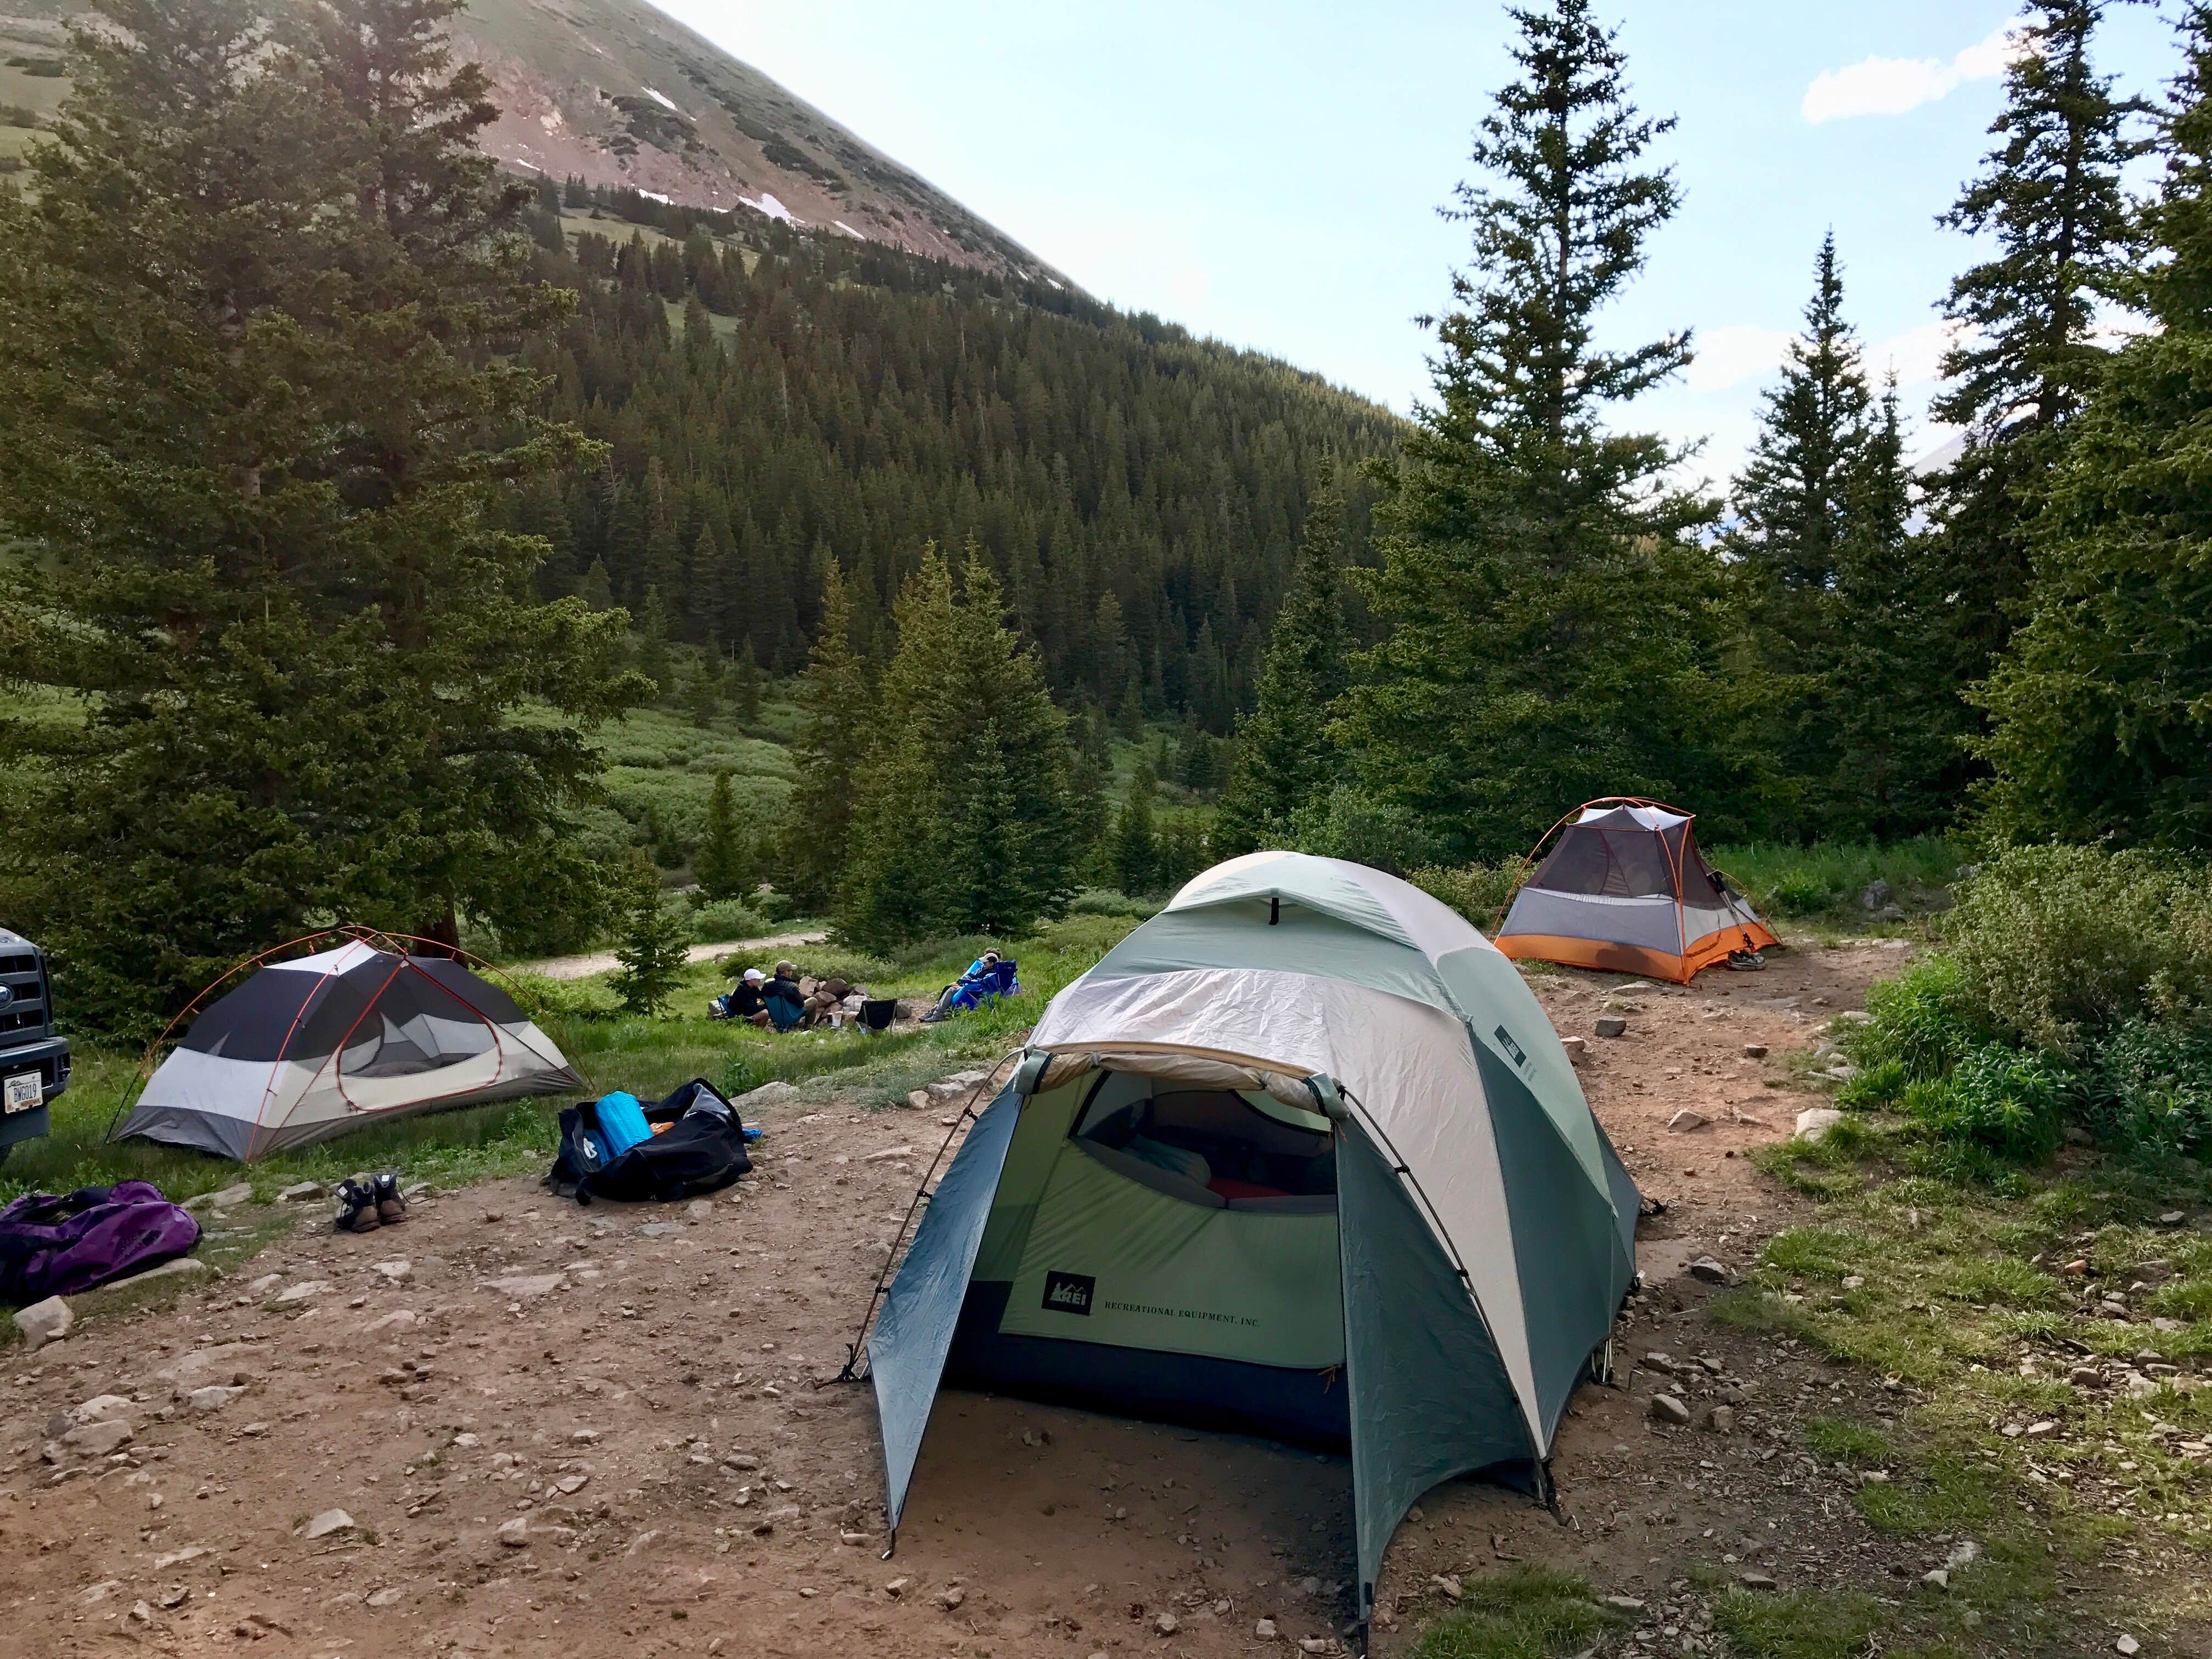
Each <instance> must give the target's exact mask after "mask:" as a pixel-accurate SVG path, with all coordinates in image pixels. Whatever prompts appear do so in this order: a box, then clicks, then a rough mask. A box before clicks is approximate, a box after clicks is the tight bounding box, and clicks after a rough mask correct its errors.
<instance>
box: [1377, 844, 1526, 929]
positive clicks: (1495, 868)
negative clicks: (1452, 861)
mask: <svg viewBox="0 0 2212 1659" xmlns="http://www.w3.org/2000/svg"><path fill="white" fill-rule="evenodd" d="M1526 869H1527V866H1525V865H1523V864H1522V861H1521V860H1519V859H1511V860H1507V861H1506V862H1505V863H1504V864H1468V865H1462V866H1460V867H1459V868H1458V869H1456V870H1449V869H1446V868H1444V867H1443V866H1440V865H1434V864H1430V865H1424V866H1421V867H1420V868H1419V869H1418V870H1414V871H1413V872H1409V873H1408V874H1407V877H1406V879H1407V881H1410V882H1412V883H1413V885H1414V886H1416V887H1418V888H1419V889H1420V890H1422V891H1423V892H1425V893H1426V894H1427V895H1428V896H1430V897H1431V898H1433V899H1437V900H1440V901H1442V902H1443V903H1446V904H1449V906H1451V908H1453V909H1455V910H1456V911H1458V912H1459V913H1460V915H1463V916H1465V917H1466V918H1467V919H1468V921H1471V922H1473V923H1474V925H1475V926H1476V927H1482V928H1491V927H1496V926H1497V925H1498V923H1499V921H1502V920H1503V919H1504V915H1505V907H1506V906H1507V905H1509V904H1510V903H1511V902H1513V896H1514V894H1516V893H1517V892H1519V891H1520V890H1521V878H1522V874H1523V872H1525V870H1526Z"/></svg>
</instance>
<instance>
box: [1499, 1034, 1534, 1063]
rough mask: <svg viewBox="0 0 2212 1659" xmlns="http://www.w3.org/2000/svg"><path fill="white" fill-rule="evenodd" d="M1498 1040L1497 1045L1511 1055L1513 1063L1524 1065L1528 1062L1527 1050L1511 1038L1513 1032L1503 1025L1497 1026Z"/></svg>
mask: <svg viewBox="0 0 2212 1659" xmlns="http://www.w3.org/2000/svg"><path fill="white" fill-rule="evenodd" d="M1498 1045H1499V1047H1501V1048H1504V1050H1505V1052H1506V1054H1508V1055H1510V1057H1511V1059H1512V1060H1513V1063H1514V1064H1515V1065H1516V1066H1523V1067H1525V1066H1527V1065H1528V1051H1527V1050H1526V1049H1524V1048H1522V1046H1521V1045H1520V1044H1519V1043H1517V1042H1515V1041H1514V1040H1513V1033H1512V1032H1510V1031H1509V1030H1506V1029H1505V1028H1504V1026H1503V1025H1501V1026H1499V1027H1498Z"/></svg>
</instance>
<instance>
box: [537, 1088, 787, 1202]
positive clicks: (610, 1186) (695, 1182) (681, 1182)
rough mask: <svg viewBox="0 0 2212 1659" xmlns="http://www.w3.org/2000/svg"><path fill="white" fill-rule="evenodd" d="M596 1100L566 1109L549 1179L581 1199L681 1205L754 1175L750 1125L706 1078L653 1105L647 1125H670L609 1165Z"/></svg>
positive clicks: (554, 1186) (552, 1185)
mask: <svg viewBox="0 0 2212 1659" xmlns="http://www.w3.org/2000/svg"><path fill="white" fill-rule="evenodd" d="M594 1104H595V1103H592V1102H589V1101H586V1103H584V1104H582V1105H580V1106H571V1107H569V1108H568V1109H565V1110H564V1111H562V1114H561V1154H560V1156H559V1157H558V1158H556V1159H555V1160H554V1163H553V1169H552V1172H551V1173H550V1175H548V1176H546V1177H545V1184H546V1185H547V1186H549V1187H550V1188H552V1189H553V1191H554V1192H555V1193H556V1194H558V1193H560V1192H561V1191H562V1189H563V1188H568V1189H569V1190H571V1191H573V1192H574V1194H575V1196H576V1202H577V1203H579V1204H589V1203H590V1202H591V1201H592V1200H593V1199H595V1198H605V1199H611V1200H614V1201H615V1202H617V1203H623V1204H653V1203H657V1204H675V1203H679V1202H681V1201H682V1200H684V1199H687V1198H698V1197H700V1196H702V1194H707V1193H714V1192H720V1190H721V1189H722V1188H725V1187H726V1186H728V1185H730V1183H731V1182H734V1181H735V1180H737V1178H738V1176H742V1175H745V1174H749V1173H750V1171H751V1170H752V1167H753V1163H752V1159H751V1158H748V1157H747V1156H746V1155H745V1131H744V1125H743V1124H742V1123H740V1122H739V1121H738V1110H737V1108H736V1107H734V1106H732V1105H731V1104H730V1103H729V1102H728V1101H727V1100H726V1099H724V1098H723V1097H722V1096H721V1094H720V1091H717V1090H716V1089H715V1087H714V1085H713V1084H711V1083H709V1082H708V1081H707V1079H704V1078H694V1079H691V1081H690V1082H689V1083H687V1084H685V1085H684V1086H683V1087H681V1088H679V1089H678V1090H676V1091H674V1092H673V1093H671V1095H669V1096H668V1097H667V1098H665V1100H662V1101H660V1102H659V1103H656V1104H654V1105H651V1106H647V1108H645V1121H647V1123H665V1124H667V1125H668V1126H669V1127H667V1128H665V1129H664V1130H662V1131H661V1132H660V1133H658V1134H653V1135H648V1136H647V1137H646V1138H645V1139H643V1140H641V1141H639V1142H638V1143H637V1145H635V1146H632V1147H631V1148H630V1149H629V1151H628V1152H624V1153H623V1154H622V1155H621V1156H620V1157H619V1158H614V1159H612V1160H611V1161H609V1162H607V1163H605V1164H601V1163H600V1161H599V1146H602V1145H604V1144H605V1143H604V1141H603V1139H601V1138H600V1136H599V1133H598V1131H599V1122H598V1119H597V1116H596V1115H595V1111H594Z"/></svg>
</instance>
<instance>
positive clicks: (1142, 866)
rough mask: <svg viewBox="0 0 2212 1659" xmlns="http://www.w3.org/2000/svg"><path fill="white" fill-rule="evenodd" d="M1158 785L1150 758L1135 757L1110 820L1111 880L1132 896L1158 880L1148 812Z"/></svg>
mask: <svg viewBox="0 0 2212 1659" xmlns="http://www.w3.org/2000/svg"><path fill="white" fill-rule="evenodd" d="M1158 787H1159V785H1158V778H1157V777H1156V776H1155V775H1154V774H1153V771H1152V762H1150V761H1149V760H1140V761H1139V762H1138V763H1137V769H1136V771H1135V772H1134V773H1133V775H1131V776H1130V779H1129V797H1128V799H1127V800H1125V801H1123V802H1122V803H1121V813H1120V815H1119V816H1118V817H1116V818H1115V821H1114V880H1115V884H1116V885H1118V886H1119V887H1120V888H1121V890H1122V891H1123V892H1125V893H1127V894H1129V895H1131V896H1136V895H1138V894H1142V893H1149V892H1151V891H1152V889H1153V888H1154V887H1155V886H1157V885H1158V882H1159V865H1160V849H1159V831H1158V827H1157V825H1156V824H1155V823H1154V821H1153V813H1152V802H1153V798H1154V796H1155V795H1156V794H1158Z"/></svg>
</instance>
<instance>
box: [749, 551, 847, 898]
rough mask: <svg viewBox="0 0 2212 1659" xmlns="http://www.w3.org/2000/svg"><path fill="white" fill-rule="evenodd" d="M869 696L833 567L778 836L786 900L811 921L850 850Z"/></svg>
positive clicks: (806, 677) (832, 892)
mask: <svg viewBox="0 0 2212 1659" xmlns="http://www.w3.org/2000/svg"><path fill="white" fill-rule="evenodd" d="M748 660H750V659H748ZM874 695H875V688H874V686H873V684H872V679H871V676H870V675H869V673H868V668H867V664H866V662H864V661H863V660H862V659H861V658H860V655H859V653H856V652H855V651H854V649H853V637H852V605H851V601H850V599H849V598H848V588H847V586H846V583H845V580H844V579H843V577H842V575H841V574H839V572H838V569H837V567H836V565H834V564H833V565H831V566H830V567H829V569H828V570H826V571H824V572H823V581H822V628H821V631H820V633H818V634H817V635H816V636H815V640H814V648H813V650H812V652H811V653H810V654H809V656H808V658H807V664H806V671H805V673H804V674H802V675H801V676H799V690H798V702H799V725H798V729H797V732H795V734H794V735H793V738H792V744H791V758H792V763H793V769H794V770H795V772H796V774H797V776H796V780H795V781H794V782H793V785H792V790H791V805H790V808H789V811H788V816H787V818H786V820H785V824H784V829H783V836H782V841H783V848H784V854H783V866H784V872H785V875H786V878H787V880H788V881H789V883H790V886H791V896H792V897H793V900H794V901H795V902H797V903H798V905H799V908H800V909H801V910H803V911H805V912H807V913H808V914H811V915H819V914H821V913H822V912H823V910H825V909H827V908H829V903H830V901H831V900H832V899H833V898H834V897H835V896H836V890H837V883H838V879H839V877H840V873H841V872H842V870H843V868H844V866H845V860H846V858H847V856H848V854H849V852H850V850H851V848H850V845H849V843H850V841H851V838H852V828H853V801H854V791H855V787H856V784H855V779H856V775H857V774H858V772H859V769H860V763H861V760H862V758H863V757H864V756H865V754H866V751H867V749H868V746H869V744H870V742H871V739H872V735H873V729H874V727H875V725H876V721H875V714H874V708H873V702H874Z"/></svg>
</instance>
